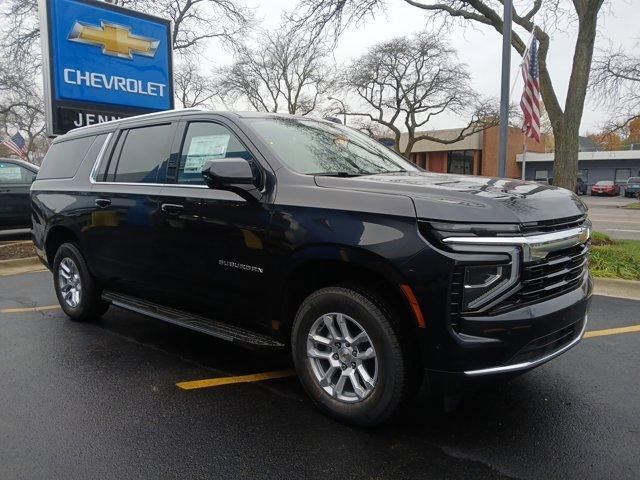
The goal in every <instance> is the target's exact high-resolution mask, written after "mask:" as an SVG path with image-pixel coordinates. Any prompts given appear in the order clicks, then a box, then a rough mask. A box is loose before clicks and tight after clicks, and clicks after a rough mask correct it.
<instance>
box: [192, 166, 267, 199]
mask: <svg viewBox="0 0 640 480" xmlns="http://www.w3.org/2000/svg"><path fill="white" fill-rule="evenodd" d="M202 177H203V178H204V181H205V183H206V184H207V186H208V187H209V188H212V189H216V190H227V191H230V192H233V193H237V194H238V195H240V196H241V197H242V198H244V199H245V200H260V199H261V198H262V194H261V193H260V191H259V190H258V189H257V188H256V185H257V184H258V180H259V177H258V175H257V174H256V172H254V170H253V169H252V168H251V164H250V163H249V161H248V160H245V159H244V158H236V157H232V158H221V159H219V160H209V161H208V162H205V164H204V165H203V166H202Z"/></svg>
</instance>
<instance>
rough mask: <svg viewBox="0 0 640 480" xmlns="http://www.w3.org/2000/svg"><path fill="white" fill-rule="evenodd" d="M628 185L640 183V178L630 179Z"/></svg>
mask: <svg viewBox="0 0 640 480" xmlns="http://www.w3.org/2000/svg"><path fill="white" fill-rule="evenodd" d="M627 183H640V177H629V180H627Z"/></svg>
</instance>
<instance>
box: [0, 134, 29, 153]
mask: <svg viewBox="0 0 640 480" xmlns="http://www.w3.org/2000/svg"><path fill="white" fill-rule="evenodd" d="M2 144H3V145H4V146H5V147H7V148H8V149H9V150H11V151H12V152H13V153H15V154H16V155H19V156H20V157H22V158H24V157H26V156H27V153H29V149H28V148H27V142H25V141H24V138H22V135H20V132H16V134H15V135H14V136H13V137H11V138H8V139H7V140H5V141H4V142H2Z"/></svg>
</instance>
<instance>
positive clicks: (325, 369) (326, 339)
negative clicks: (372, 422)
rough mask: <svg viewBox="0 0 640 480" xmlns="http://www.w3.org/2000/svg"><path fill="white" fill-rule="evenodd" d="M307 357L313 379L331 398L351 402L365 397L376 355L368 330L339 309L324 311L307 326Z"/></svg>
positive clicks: (373, 374)
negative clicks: (336, 311)
mask: <svg viewBox="0 0 640 480" xmlns="http://www.w3.org/2000/svg"><path fill="white" fill-rule="evenodd" d="M307 357H308V358H309V362H310V364H311V368H312V370H313V373H314V375H315V377H316V380H317V381H318V383H319V384H320V386H321V387H322V389H323V390H324V391H325V392H327V393H328V394H329V395H331V396H332V397H333V398H335V399H337V400H340V401H342V402H347V403H353V402H359V401H362V400H364V399H365V398H367V397H368V396H369V395H371V393H372V392H373V390H374V388H375V386H376V382H377V379H378V358H377V356H376V351H375V349H374V347H373V343H372V341H371V338H370V337H369V334H368V333H367V332H366V330H365V329H364V327H362V325H360V323H358V322H357V321H356V320H355V319H353V318H351V317H350V316H348V315H345V314H343V313H327V314H324V315H322V316H321V317H319V318H318V319H317V320H316V321H315V322H314V323H313V325H312V326H311V329H310V331H309V334H308V337H307Z"/></svg>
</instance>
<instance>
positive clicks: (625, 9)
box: [207, 0, 640, 133]
mask: <svg viewBox="0 0 640 480" xmlns="http://www.w3.org/2000/svg"><path fill="white" fill-rule="evenodd" d="M247 5H249V6H251V7H252V8H253V9H254V11H255V13H256V16H257V17H258V18H259V19H261V20H262V23H261V26H262V27H263V28H268V29H271V28H277V26H278V25H279V23H280V17H281V15H282V13H283V12H284V11H291V10H292V9H294V8H295V5H296V1H295V0H268V1H258V0H248V1H247ZM387 5H388V6H387V11H386V13H382V14H380V15H378V16H377V17H376V18H375V19H373V20H369V21H367V22H365V23H364V24H363V25H361V26H359V27H357V28H355V27H354V28H351V29H349V30H348V31H347V32H346V33H345V34H344V35H343V36H342V37H341V38H340V40H339V42H338V45H337V47H336V50H335V52H334V57H335V60H336V62H337V63H338V64H339V65H340V64H344V63H347V62H349V61H350V60H351V59H353V58H355V57H357V56H359V55H361V54H363V53H364V52H366V51H367V49H368V48H369V47H370V46H371V45H374V44H376V43H378V42H381V41H384V40H387V39H390V38H393V37H397V36H402V35H407V34H411V33H414V32H418V31H421V30H423V29H424V28H425V24H426V20H427V13H423V12H422V11H421V10H419V9H417V8H415V7H412V6H410V5H408V4H407V3H405V2H403V1H402V0H388V2H387ZM449 40H450V42H451V44H452V45H453V46H454V47H455V48H457V50H458V56H459V59H460V60H461V61H462V62H464V63H466V64H467V65H468V66H469V70H470V72H471V75H472V82H473V86H474V88H475V89H476V90H477V91H478V92H480V94H482V95H486V96H491V97H498V96H499V94H500V52H501V41H502V39H501V36H500V35H499V34H498V33H497V32H495V30H493V29H490V28H488V27H484V26H480V27H477V28H474V29H472V28H461V27H460V28H456V29H455V30H453V31H452V32H451V33H450V35H449ZM574 43H575V30H574V31H570V32H568V33H567V34H565V33H556V34H555V35H554V37H553V40H552V45H551V49H550V51H549V55H548V59H547V61H548V65H549V69H550V72H551V77H552V81H553V84H554V87H555V90H556V93H557V95H558V97H559V99H560V102H561V104H562V105H563V104H564V99H565V96H566V90H567V84H568V82H569V75H570V73H571V61H572V56H573V47H574ZM610 43H611V44H613V45H615V46H623V47H626V48H627V49H628V50H629V51H631V50H637V49H638V48H640V0H611V2H610V5H609V7H608V8H607V10H606V11H605V14H604V15H603V16H602V19H601V22H600V29H599V37H598V40H597V42H596V48H598V47H606V46H608V45H609V44H610ZM215 51H216V54H217V55H216V57H215V58H212V57H211V55H208V58H207V60H208V63H210V64H211V65H220V64H221V63H229V62H230V60H231V57H230V56H229V55H224V54H223V55H220V50H218V49H215ZM511 63H512V68H511V75H512V77H511V78H512V81H513V79H514V75H517V76H518V81H517V83H516V87H515V90H514V93H513V97H512V101H515V102H516V103H518V102H519V98H520V95H521V93H522V82H521V79H520V73H519V71H518V65H519V63H520V57H519V56H518V54H517V53H516V52H515V50H512V59H511ZM606 117H607V112H606V111H604V110H603V109H602V108H600V107H598V106H597V105H594V104H593V103H592V102H589V101H587V105H586V107H585V112H584V116H583V119H582V126H581V132H582V133H585V132H586V131H595V130H598V128H599V126H600V125H601V124H602V123H603V122H604V120H605V119H606ZM464 124H465V122H464V120H463V119H460V118H456V117H455V116H445V115H441V116H439V117H436V118H434V119H433V120H432V121H431V122H430V128H448V127H455V126H462V125H464Z"/></svg>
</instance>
